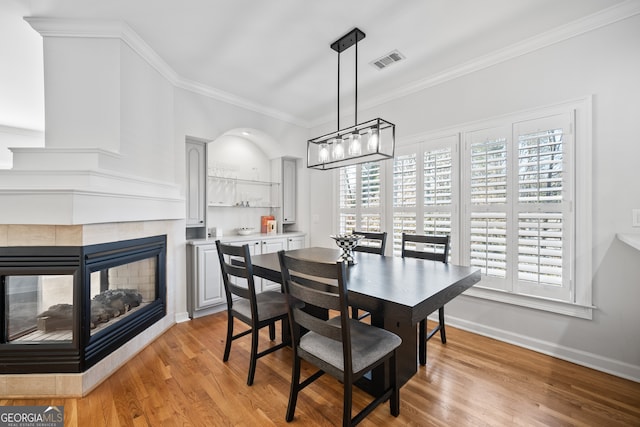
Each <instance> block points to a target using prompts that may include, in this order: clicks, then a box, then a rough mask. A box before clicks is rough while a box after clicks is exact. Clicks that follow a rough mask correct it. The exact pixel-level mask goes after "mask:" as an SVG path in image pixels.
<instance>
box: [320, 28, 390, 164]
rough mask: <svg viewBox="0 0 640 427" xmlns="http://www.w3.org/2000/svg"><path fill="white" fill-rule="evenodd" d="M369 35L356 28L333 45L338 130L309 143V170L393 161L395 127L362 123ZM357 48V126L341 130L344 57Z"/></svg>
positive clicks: (379, 121) (380, 121) (378, 122)
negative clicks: (362, 66) (361, 59)
mask: <svg viewBox="0 0 640 427" xmlns="http://www.w3.org/2000/svg"><path fill="white" fill-rule="evenodd" d="M365 36H366V35H365V33H363V32H362V31H361V30H359V29H358V28H354V29H353V30H351V31H349V32H348V33H347V34H345V35H344V36H342V37H340V38H339V39H338V40H336V41H335V42H333V43H331V49H333V50H335V51H336V52H338V130H337V131H335V132H331V133H328V134H326V135H322V136H319V137H317V138H313V139H310V140H308V141H307V168H310V169H319V170H328V169H335V168H339V167H343V166H349V165H355V164H359V163H366V162H373V161H379V160H386V159H391V158H393V155H394V151H395V125H394V124H393V123H391V122H388V121H386V120H383V119H381V118H376V119H373V120H369V121H366V122H363V123H358V42H359V41H361V40H362V39H364V38H365ZM353 45H355V47H356V48H355V83H356V84H355V120H354V123H355V124H354V125H353V126H350V127H347V128H344V129H340V54H341V53H342V52H343V51H345V50H347V49H348V48H350V47H351V46H353Z"/></svg>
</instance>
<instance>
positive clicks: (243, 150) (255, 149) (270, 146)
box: [207, 128, 282, 181]
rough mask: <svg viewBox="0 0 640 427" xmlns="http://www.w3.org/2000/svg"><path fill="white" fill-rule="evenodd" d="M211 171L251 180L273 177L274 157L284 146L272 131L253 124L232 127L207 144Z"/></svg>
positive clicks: (211, 173) (216, 174) (219, 174)
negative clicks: (258, 128)
mask: <svg viewBox="0 0 640 427" xmlns="http://www.w3.org/2000/svg"><path fill="white" fill-rule="evenodd" d="M207 152H208V155H207V167H208V174H209V175H213V176H223V177H229V178H240V179H250V180H261V181H270V180H271V159H274V158H277V157H280V156H282V148H281V147H280V146H279V144H278V143H277V142H276V141H275V140H274V139H273V138H272V137H271V136H270V135H268V134H266V133H264V132H262V131H260V130H257V129H252V128H235V129H231V130H229V131H227V132H225V133H223V134H222V135H220V136H219V137H218V138H216V139H214V140H213V141H211V142H209V144H208V147H207Z"/></svg>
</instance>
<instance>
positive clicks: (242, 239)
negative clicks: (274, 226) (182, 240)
mask: <svg viewBox="0 0 640 427" xmlns="http://www.w3.org/2000/svg"><path fill="white" fill-rule="evenodd" d="M306 234H307V233H305V232H303V231H289V232H287V233H270V234H267V233H253V234H249V235H246V236H241V235H239V234H229V235H228V236H222V237H208V238H206V239H193V240H188V241H187V244H188V245H193V246H198V245H209V244H212V243H215V242H216V240H220V241H221V242H245V241H253V240H262V239H276V238H278V237H280V238H282V237H284V238H287V237H295V236H305V235H306Z"/></svg>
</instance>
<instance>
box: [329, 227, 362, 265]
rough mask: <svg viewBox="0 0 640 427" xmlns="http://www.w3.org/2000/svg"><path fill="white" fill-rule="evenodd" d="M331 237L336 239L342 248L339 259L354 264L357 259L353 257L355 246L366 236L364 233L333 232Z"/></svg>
mask: <svg viewBox="0 0 640 427" xmlns="http://www.w3.org/2000/svg"><path fill="white" fill-rule="evenodd" d="M329 237H331V238H332V239H333V240H335V241H336V245H338V247H339V248H340V249H342V255H340V258H339V261H347V263H349V265H354V264H355V263H356V261H355V260H354V258H353V248H355V247H356V246H358V243H360V240H362V239H364V236H363V235H362V234H332V235H331V236H329Z"/></svg>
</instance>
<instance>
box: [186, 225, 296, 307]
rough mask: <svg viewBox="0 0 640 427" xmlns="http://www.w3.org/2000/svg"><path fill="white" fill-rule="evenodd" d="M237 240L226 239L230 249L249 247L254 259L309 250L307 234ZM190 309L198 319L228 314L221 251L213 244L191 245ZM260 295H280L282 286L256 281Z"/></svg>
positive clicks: (188, 251) (188, 261)
mask: <svg viewBox="0 0 640 427" xmlns="http://www.w3.org/2000/svg"><path fill="white" fill-rule="evenodd" d="M251 237H252V236H247V237H241V236H235V238H234V237H231V238H227V239H225V243H227V244H230V245H237V246H242V245H245V244H246V245H249V252H250V253H251V255H252V256H255V255H261V254H267V253H272V252H278V251H281V250H291V249H299V248H302V247H304V246H305V235H304V234H299V233H296V234H293V235H283V234H277V235H274V236H270V235H264V234H262V235H256V236H255V238H253V239H251ZM187 284H188V286H187V308H188V310H189V316H190V317H191V318H196V317H200V316H204V315H206V314H211V313H215V312H217V311H220V310H224V307H225V304H226V302H227V300H226V296H225V294H224V282H223V280H222V272H221V271H220V261H219V260H218V251H217V249H216V244H215V241H213V240H205V239H202V240H194V241H190V242H189V243H188V244H187ZM255 284H256V292H263V291H266V290H275V291H280V289H281V287H280V284H279V283H276V282H271V281H268V280H265V279H261V278H259V277H256V278H255Z"/></svg>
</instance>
